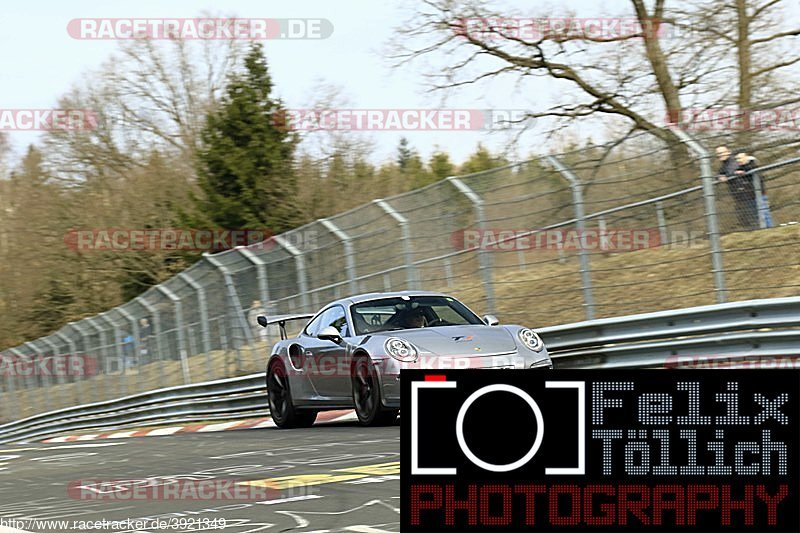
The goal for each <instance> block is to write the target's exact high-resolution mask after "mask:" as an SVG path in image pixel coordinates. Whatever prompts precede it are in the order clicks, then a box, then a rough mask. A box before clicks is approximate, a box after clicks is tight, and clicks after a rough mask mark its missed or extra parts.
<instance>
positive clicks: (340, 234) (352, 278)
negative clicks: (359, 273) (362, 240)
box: [319, 218, 358, 294]
mask: <svg viewBox="0 0 800 533" xmlns="http://www.w3.org/2000/svg"><path fill="white" fill-rule="evenodd" d="M319 222H320V224H322V225H323V226H324V227H325V229H327V230H328V231H330V232H331V233H332V234H333V236H334V237H336V238H337V239H339V240H340V241H342V246H344V259H345V261H346V267H345V268H346V269H347V279H348V280H349V282H350V293H351V294H356V293H358V282H357V281H356V254H355V250H353V239H352V238H351V237H350V236H349V235H348V234H347V233H345V232H344V231H342V230H341V229H339V227H338V226H337V225H336V224H334V223H333V222H331V221H330V220H328V219H327V218H321V219H320V220H319Z"/></svg>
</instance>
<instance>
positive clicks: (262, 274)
mask: <svg viewBox="0 0 800 533" xmlns="http://www.w3.org/2000/svg"><path fill="white" fill-rule="evenodd" d="M234 250H236V251H237V252H239V253H240V254H242V257H244V258H245V259H247V260H248V261H250V262H251V263H252V264H253V266H255V267H256V279H257V280H258V294H259V295H260V296H261V301H262V302H263V304H264V311H266V312H267V314H270V313H271V312H272V300H271V299H270V296H269V277H268V276H267V263H266V262H265V261H264V260H263V259H261V258H260V257H258V256H257V255H256V254H254V253H253V252H252V251H250V250H248V249H247V248H245V247H244V246H237V247H236V248H234Z"/></svg>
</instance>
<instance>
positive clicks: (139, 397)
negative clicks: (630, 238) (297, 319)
mask: <svg viewBox="0 0 800 533" xmlns="http://www.w3.org/2000/svg"><path fill="white" fill-rule="evenodd" d="M539 332H540V334H541V335H542V338H543V339H544V340H545V343H546V344H547V346H548V349H549V350H550V353H551V355H552V357H553V361H554V364H555V367H556V368H558V369H568V368H608V369H613V368H659V367H664V366H669V363H670V362H671V361H679V360H686V359H687V358H688V359H690V360H691V359H692V358H695V359H696V360H697V361H707V360H713V359H720V358H721V359H725V360H733V361H740V360H747V359H750V358H764V357H767V358H769V357H779V356H797V357H800V297H793V298H773V299H768V300H749V301H743V302H733V303H725V304H717V305H707V306H702V307H691V308H686V309H679V310H674V311H660V312H655V313H646V314H639V315H629V316H623V317H616V318H606V319H598V320H589V321H585V322H577V323H573V324H565V325H561V326H552V327H548V328H542V329H541V330H539ZM268 412H269V408H268V404H267V399H266V387H265V382H264V374H263V373H257V374H251V375H248V376H242V377H237V378H231V379H222V380H217V381H208V382H204V383H197V384H192V385H182V386H178V387H170V388H164V389H159V390H154V391H151V392H147V393H143V394H136V395H133V396H126V397H124V398H119V399H116V400H111V401H105V402H98V403H92V404H87V405H80V406H75V407H70V408H67V409H60V410H58V411H51V412H48V413H42V414H39V415H35V416H31V417H28V418H25V419H22V420H17V421H15V422H11V423H8V424H3V425H0V443H7V442H14V441H19V440H30V439H34V438H42V437H48V436H54V435H58V434H61V433H64V432H67V431H78V430H83V429H95V428H107V427H114V426H121V425H130V424H142V423H149V424H152V423H175V422H178V421H186V420H192V419H193V418H192V417H202V418H203V419H205V420H208V419H213V418H224V419H235V418H245V417H253V416H263V415H266V414H268Z"/></svg>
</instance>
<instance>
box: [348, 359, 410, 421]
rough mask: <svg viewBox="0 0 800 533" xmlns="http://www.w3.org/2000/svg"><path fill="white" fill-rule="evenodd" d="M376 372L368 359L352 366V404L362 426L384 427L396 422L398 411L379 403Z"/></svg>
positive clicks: (378, 384) (380, 397)
mask: <svg viewBox="0 0 800 533" xmlns="http://www.w3.org/2000/svg"><path fill="white" fill-rule="evenodd" d="M381 399H382V394H381V386H380V380H379V379H378V371H377V370H376V369H375V365H374V364H372V361H371V360H370V359H369V358H368V357H359V358H358V359H356V361H355V363H354V364H353V404H354V405H355V408H356V415H358V421H359V423H360V424H361V425H362V426H385V425H389V424H392V423H394V421H395V420H397V413H398V412H399V410H398V409H387V408H385V407H384V406H383V403H382V401H381Z"/></svg>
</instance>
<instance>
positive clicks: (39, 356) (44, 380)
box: [23, 341, 53, 411]
mask: <svg viewBox="0 0 800 533" xmlns="http://www.w3.org/2000/svg"><path fill="white" fill-rule="evenodd" d="M23 346H25V347H26V348H28V349H29V350H30V351H32V352H33V353H34V354H36V355H35V357H34V360H33V365H31V372H33V375H34V378H35V379H34V380H33V381H34V382H35V383H36V385H37V386H39V385H41V388H42V389H44V393H43V394H42V396H44V402H42V403H43V404H44V409H45V411H50V410H52V409H53V405H52V403H51V402H50V391H49V390H47V389H49V388H50V378H49V377H48V376H47V371H45V372H44V373H43V374H42V375H41V376H37V375H36V369H38V368H40V367H39V365H38V364H37V363H38V361H37V360H43V359H44V352H43V351H42V350H40V349H39V347H38V346H36V345H35V344H34V343H33V342H30V341H29V342H26V343H23ZM39 378H41V380H40V379H39Z"/></svg>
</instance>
